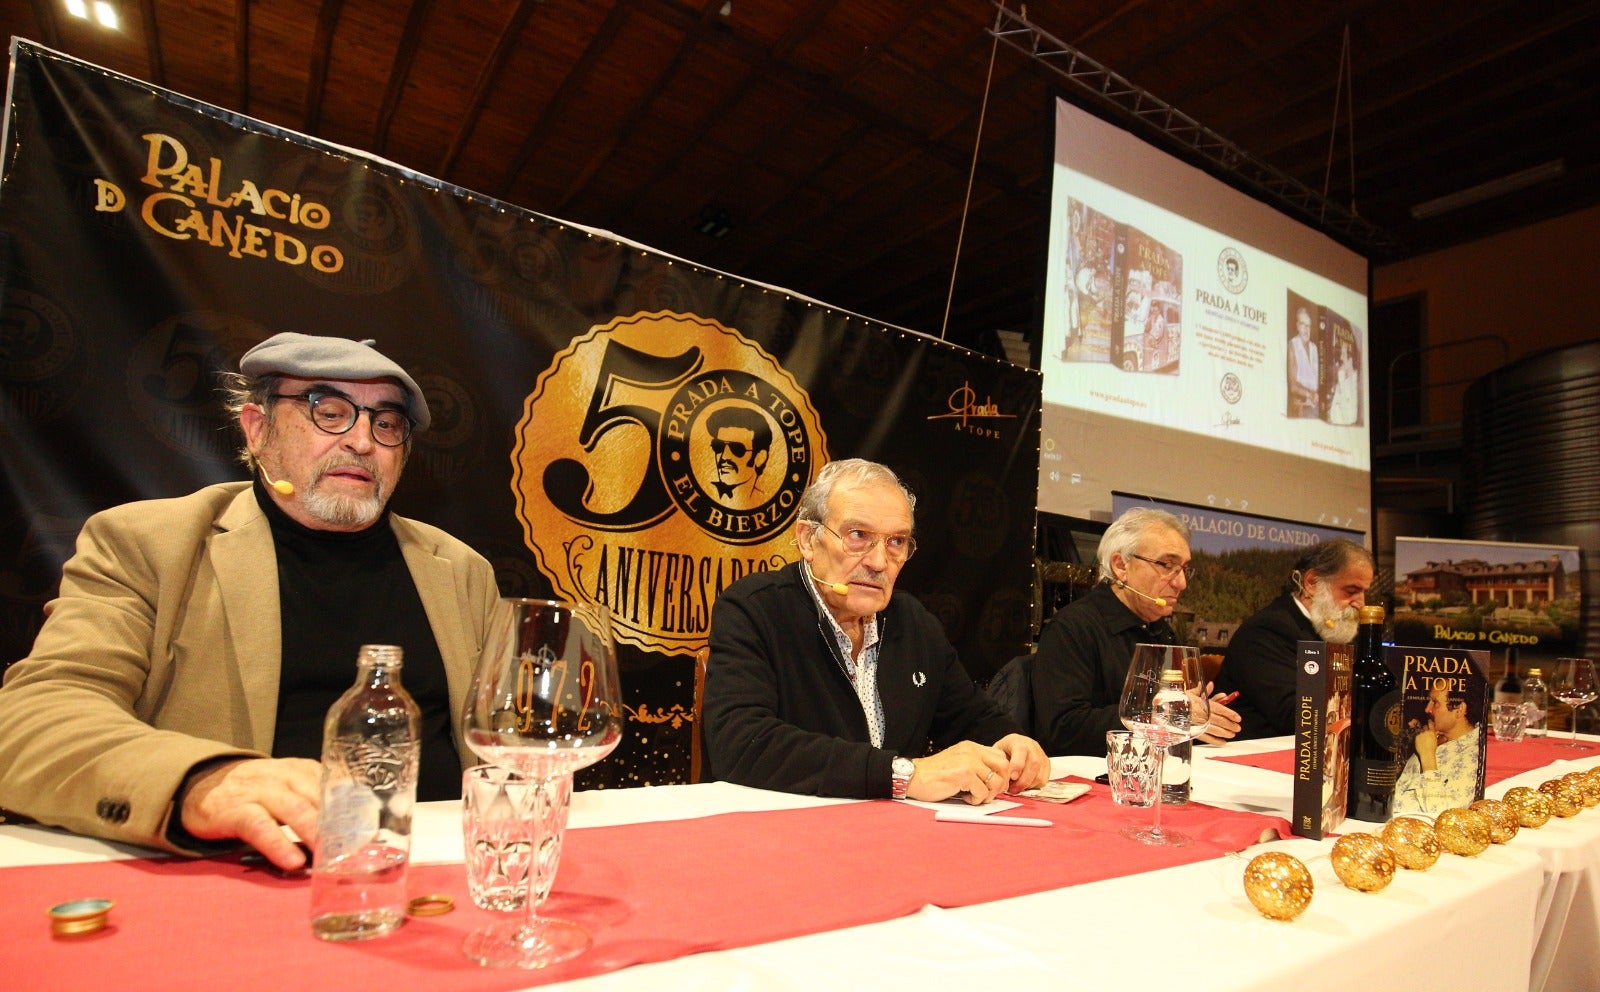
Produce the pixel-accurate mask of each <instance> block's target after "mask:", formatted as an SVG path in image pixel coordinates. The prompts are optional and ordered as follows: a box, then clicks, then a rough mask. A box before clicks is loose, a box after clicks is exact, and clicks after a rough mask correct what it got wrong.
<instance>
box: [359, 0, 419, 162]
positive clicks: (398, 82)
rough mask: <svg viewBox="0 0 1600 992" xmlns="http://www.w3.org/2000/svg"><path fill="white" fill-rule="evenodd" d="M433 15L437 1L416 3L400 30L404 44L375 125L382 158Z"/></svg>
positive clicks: (374, 135)
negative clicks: (395, 115)
mask: <svg viewBox="0 0 1600 992" xmlns="http://www.w3.org/2000/svg"><path fill="white" fill-rule="evenodd" d="M432 12H433V0H413V2H412V4H411V9H410V10H408V11H407V12H406V23H405V27H404V28H402V29H401V31H400V45H399V47H398V48H397V49H396V50H395V54H394V61H393V62H392V63H390V65H389V85H387V86H385V87H384V89H383V103H382V104H380V105H379V107H378V119H377V120H376V121H374V122H373V125H372V148H373V150H374V151H376V152H377V153H378V154H379V155H387V154H388V150H389V127H390V125H391V124H392V123H393V122H394V111H395V108H396V107H398V106H399V105H400V97H401V96H403V95H404V94H405V91H406V81H407V80H408V79H410V78H411V66H412V64H413V63H415V62H416V60H417V48H418V47H419V46H420V45H421V44H422V39H423V29H424V28H425V27H426V26H427V23H428V15H429V14H431V13H432Z"/></svg>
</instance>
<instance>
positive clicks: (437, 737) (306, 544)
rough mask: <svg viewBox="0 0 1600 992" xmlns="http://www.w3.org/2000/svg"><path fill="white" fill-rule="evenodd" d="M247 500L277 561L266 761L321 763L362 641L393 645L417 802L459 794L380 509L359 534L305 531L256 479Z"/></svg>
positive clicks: (433, 653) (444, 716)
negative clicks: (261, 516)
mask: <svg viewBox="0 0 1600 992" xmlns="http://www.w3.org/2000/svg"><path fill="white" fill-rule="evenodd" d="M255 493H256V502H257V503H259V504H260V505H261V509H262V512H264V513H265V514H266V515H267V521H268V523H269V524H270V525H271V527H272V542H273V545H274V546H275V548H276V550H277V557H278V601H279V608H280V611H281V614H282V622H283V660H282V667H281V672H280V675H279V682H278V724H277V732H276V734H275V735H274V737H273V741H272V756H273V757H275V758H311V759H313V760H319V759H320V758H321V757H322V723H323V720H324V718H325V717H326V716H327V715H328V710H329V709H330V708H331V707H332V706H333V704H334V701H335V700H337V699H338V698H339V696H340V695H341V694H343V693H344V691H345V690H346V689H348V688H350V687H351V686H352V685H354V684H355V678H356V666H355V661H356V655H357V653H358V652H359V651H360V648H361V646H362V645H363V644H398V645H399V646H400V648H401V649H402V650H403V651H404V652H405V658H404V662H403V664H402V666H401V669H400V675H401V678H400V684H401V685H403V686H405V688H406V691H407V692H409V693H410V694H411V696H412V698H413V699H415V700H416V701H417V706H418V708H420V709H421V710H422V768H421V772H420V774H419V776H418V780H417V799H418V800H420V801H424V802H426V801H429V800H435V799H457V798H460V796H461V762H460V760H459V759H458V758H457V756H456V748H455V744H454V742H453V741H452V739H451V736H450V690H449V685H448V683H447V682H446V680H445V671H444V660H443V659H442V658H441V657H440V656H439V645H438V643H437V642H435V640H434V637H433V630H432V628H431V627H429V626H428V616H427V614H426V613H425V612H424V611H423V608H422V598H421V597H420V596H418V595H417V586H416V582H415V581H414V580H413V579H412V578H411V571H410V569H408V568H407V567H406V562H405V557H404V556H403V555H402V554H401V552H400V541H399V539H398V538H396V537H395V534H394V528H392V527H390V526H389V511H388V510H387V509H385V510H384V512H383V515H382V516H380V517H379V518H378V520H377V521H376V522H375V523H373V525H372V526H370V527H368V528H366V529H365V530H360V531H351V532H344V531H326V530H312V529H311V528H309V527H304V526H302V525H300V524H298V523H296V522H295V521H294V520H292V519H290V518H289V516H288V514H286V513H284V512H283V510H282V509H281V508H279V506H278V505H277V504H276V503H274V502H273V501H272V498H271V497H270V496H269V495H268V494H267V492H266V488H265V487H264V486H263V485H262V484H261V481H260V480H259V479H257V480H256V484H255Z"/></svg>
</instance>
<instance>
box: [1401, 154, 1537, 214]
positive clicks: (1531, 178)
mask: <svg viewBox="0 0 1600 992" xmlns="http://www.w3.org/2000/svg"><path fill="white" fill-rule="evenodd" d="M1566 171H1567V160H1566V159H1564V158H1558V159H1553V160H1551V161H1549V162H1545V163H1544V164H1542V165H1536V166H1534V167H1533V168H1531V169H1523V170H1522V171H1521V172H1513V173H1511V174H1510V175H1508V176H1501V177H1500V178H1499V179H1491V180H1489V181H1488V182H1486V183H1479V184H1478V185H1476V186H1469V187H1467V188H1466V189H1463V190H1457V191H1456V192H1454V193H1450V194H1448V195H1445V196H1441V197H1438V198H1436V199H1432V200H1428V201H1427V202H1425V203H1419V204H1417V205H1416V206H1414V207H1412V208H1411V219H1412V220H1427V219H1428V218H1429V217H1437V216H1439V215H1440V214H1446V213H1449V212H1450V211H1452V210H1460V209H1461V208H1462V207H1466V206H1470V205H1472V204H1474V203H1482V202H1483V201H1484V200H1492V199H1494V198H1495V197H1497V196H1504V195H1505V194H1507V193H1510V192H1513V191H1515V190H1519V189H1525V188H1527V187H1529V186H1533V185H1535V184H1536V183H1542V182H1544V181H1545V180H1547V179H1555V178H1556V177H1557V176H1562V175H1565V174H1566Z"/></svg>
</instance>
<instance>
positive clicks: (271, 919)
mask: <svg viewBox="0 0 1600 992" xmlns="http://www.w3.org/2000/svg"><path fill="white" fill-rule="evenodd" d="M1024 804H1025V806H1026V808H1025V809H1022V810H1018V811H1017V812H1018V813H1023V814H1026V815H1028V816H1034V817H1045V818H1048V819H1050V820H1052V821H1053V822H1054V823H1055V826H1053V827H1051V828H1048V829H1039V828H1028V827H1007V826H969V825H966V824H959V823H938V822H936V821H935V820H934V818H933V814H932V813H931V812H929V811H927V810H925V809H919V808H917V807H912V806H907V805H904V804H900V803H892V802H872V803H854V804H850V805H842V806H827V807H821V808H816V809H804V810H788V811H781V812H768V813H729V814H723V815H719V816H711V817H705V818H702V819H694V820H676V821H668V822H662V823H640V824H631V825H627V826H618V827H594V828H589V829H585V830H573V831H571V832H570V833H569V834H568V835H567V840H566V850H565V853H564V855H563V859H562V864H561V869H560V874H559V876H558V878H557V880H556V885H555V892H554V894H553V895H552V896H551V898H550V901H549V902H548V903H547V904H546V907H545V910H546V912H547V914H548V915H551V916H559V917H563V918H565V919H570V920H575V921H577V922H579V923H582V924H584V925H585V926H586V927H587V928H588V929H589V930H590V932H591V933H592V934H594V937H595V944H594V947H592V948H591V949H590V950H589V952H588V953H586V954H584V955H582V956H581V957H579V958H576V959H574V960H573V961H570V962H567V963H565V964H563V965H559V966H557V967H555V968H553V969H551V970H549V971H546V972H522V971H516V970H509V971H502V970H497V969H484V968H480V967H478V966H477V965H475V964H473V963H471V962H469V961H467V960H466V959H465V958H464V957H462V955H461V952H460V944H461V940H462V938H463V937H464V936H465V935H466V934H467V933H469V932H470V931H472V930H473V929H475V928H477V927H480V926H483V925H485V924H487V923H490V922H492V921H494V920H497V919H501V918H502V917H501V916H500V914H492V913H487V912H484V911H481V910H478V909H476V908H475V907H473V906H472V903H471V900H470V899H469V898H468V896H467V892H466V880H465V877H464V875H463V874H462V869H461V866H460V865H419V866H414V867H413V868H412V869H411V877H410V884H409V888H410V891H411V893H412V894H414V895H415V894H420V893H424V892H445V893H449V894H450V895H451V896H453V897H454V898H455V901H456V906H457V909H456V911H455V912H453V913H450V914H448V915H446V916H438V917H427V918H416V919H412V920H410V921H408V922H407V923H406V925H405V926H404V927H402V928H401V929H400V930H399V931H398V932H397V933H395V934H393V935H391V936H389V937H384V938H380V939H377V940H370V941H359V942H355V943H348V944H332V943H325V942H323V941H319V940H317V939H316V938H314V937H313V936H312V935H311V930H310V925H309V921H308V919H307V910H308V908H309V901H310V883H309V882H308V881H306V880H304V879H293V880H289V879H283V878H280V877H278V876H276V875H275V874H273V873H271V872H269V871H266V870H264V869H261V868H247V867H244V866H241V865H239V864H238V863H237V862H234V861H223V860H211V861H183V860H165V859H162V860H138V861H112V862H101V863H94V864H79V865H48V866H40V867H29V868H10V869H5V870H0V891H3V892H4V893H5V898H3V899H0V932H3V933H4V934H5V937H4V938H3V939H0V973H3V975H4V979H3V980H0V985H6V986H8V987H11V986H12V983H15V986H14V987H16V988H26V989H30V990H39V989H52V988H85V989H90V988H92V989H117V990H119V992H125V990H134V989H176V988H195V989H202V988H203V989H216V988H226V989H229V990H230V992H255V990H263V992H265V990H273V992H278V990H282V989H285V988H297V987H316V988H337V989H340V990H342V992H358V990H363V989H372V990H382V992H397V990H401V989H423V988H426V989H469V990H484V992H501V990H506V989H515V988H522V987H524V986H527V985H531V984H538V983H541V982H548V981H556V980H560V979H570V978H577V977H581V976H584V975H590V974H598V973H600V972H605V971H612V970H616V969H619V968H624V967H627V966H629V965H632V964H638V963H641V962H647V961H661V960H666V959H670V958H675V957H678V956H681V955H684V954H691V953H694V952H697V951H705V950H715V949H722V948H730V947H741V946H746V945H750V944H756V943H762V942H766V941H772V940H780V939H783V938H786V937H794V936H799V935H801V934H807V933H815V932H819V931H823V930H833V929H839V928H843V927H849V926H854V925H858V924H863V923H870V922H875V921H878V920H886V919H891V918H894V917H897V916H902V915H905V914H908V913H912V912H915V911H916V910H917V909H919V908H921V907H922V906H924V905H928V904H932V905H936V906H944V907H951V906H963V905H970V904H973V903H979V902H987V901H990V900H994V899H1001V898H1005V897H1009V896H1018V895H1024V894H1027V893H1030V892H1038V891H1042V890H1045V889H1053V888H1058V887H1061V886H1066V885H1075V884H1080V883H1084V882H1092V881H1097V880H1100V879H1105V878H1113V877H1117V876H1120V875H1127V874H1133V873H1136V872H1142V871H1149V870H1152V869H1157V868H1165V867H1170V866H1173V865H1179V864H1186V863H1189V862H1193V861H1199V860H1203V859H1206V858H1212V857H1216V856H1218V855H1220V854H1223V853H1225V852H1227V851H1234V850H1239V849H1241V848H1243V847H1246V846H1248V845H1250V844H1252V843H1255V842H1256V841H1257V840H1258V839H1259V838H1260V836H1261V835H1262V833H1263V832H1264V831H1268V830H1274V829H1275V830H1277V831H1278V832H1279V833H1281V834H1284V835H1287V834H1288V832H1289V825H1288V824H1287V823H1286V822H1285V821H1283V820H1282V819H1279V818H1276V817H1265V816H1260V815H1257V814H1252V813H1235V812H1229V811H1224V810H1218V809H1214V808H1212V807H1207V806H1202V805H1200V804H1198V803H1190V804H1189V805H1188V806H1185V807H1181V808H1170V809H1166V810H1163V813H1162V823H1163V825H1166V826H1171V827H1172V828H1174V829H1179V830H1183V831H1185V832H1186V833H1189V834H1192V835H1194V836H1195V837H1196V838H1197V843H1195V844H1194V845H1193V846H1191V847H1185V848H1152V847H1145V846H1143V845H1141V844H1136V843H1134V842H1132V841H1129V840H1126V839H1124V838H1122V837H1120V836H1117V833H1116V832H1117V830H1119V829H1120V828H1121V827H1123V826H1126V825H1128V824H1141V825H1142V824H1144V823H1146V822H1148V820H1149V817H1150V811H1149V810H1140V809H1125V808H1122V807H1119V806H1115V805H1113V804H1112V802H1111V800H1110V797H1109V794H1108V792H1107V791H1106V789H1105V788H1104V787H1103V786H1095V787H1094V789H1093V791H1092V792H1091V793H1090V794H1089V795H1088V796H1085V797H1083V798H1081V799H1078V800H1076V801H1074V802H1073V803H1071V804H1068V805H1064V806H1063V805H1059V804H1049V803H1044V802H1031V801H1024ZM975 850H981V851H982V852H983V856H982V857H981V858H974V857H973V856H972V852H973V851H975ZM1017 865H1027V866H1029V870H1028V872H1026V873H1024V872H1021V871H1017V870H1015V869H1012V868H1008V867H1005V866H1017ZM997 866H999V867H997ZM88 896H101V897H106V898H110V899H113V900H115V902H116V908H115V909H113V910H112V915H111V925H110V926H109V927H108V928H107V929H106V930H103V931H101V932H99V933H96V934H92V935H88V936H84V937H76V938H52V937H51V936H50V930H49V924H48V921H47V920H46V917H45V910H46V909H47V908H48V907H49V906H51V905H53V904H55V903H58V902H63V901H65V900H68V899H76V898H82V897H88Z"/></svg>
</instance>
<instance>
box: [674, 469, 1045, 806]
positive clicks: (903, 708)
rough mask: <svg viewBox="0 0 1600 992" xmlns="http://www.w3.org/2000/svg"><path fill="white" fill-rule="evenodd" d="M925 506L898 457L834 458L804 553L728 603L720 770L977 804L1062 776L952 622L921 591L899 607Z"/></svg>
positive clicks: (717, 728)
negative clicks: (893, 460)
mask: <svg viewBox="0 0 1600 992" xmlns="http://www.w3.org/2000/svg"><path fill="white" fill-rule="evenodd" d="M914 508H915V497H913V496H912V495H911V493H910V492H909V491H908V490H907V489H906V488H905V486H904V485H903V484H902V483H901V482H900V480H899V478H898V477H897V476H896V475H895V474H894V473H893V472H892V471H891V470H889V469H888V468H886V467H885V466H883V465H879V464H876V463H874V462H869V461H864V460H862V459H847V460H845V461H840V462H832V463H830V464H829V465H827V466H825V467H824V468H823V469H822V471H821V472H819V473H818V475H817V479H816V481H815V482H813V483H812V484H811V486H810V487H809V488H808V489H807V490H806V492H805V495H804V496H802V497H801V500H800V507H799V510H798V513H797V515H798V520H797V523H796V529H795V541H796V544H797V545H798V546H799V548H800V555H801V559H802V560H801V561H798V562H795V563H793V564H791V565H789V566H787V567H785V568H782V569H779V570H778V571H774V572H760V573H757V574H755V575H752V576H748V577H746V578H744V579H742V580H740V581H739V582H737V583H735V584H733V585H732V586H730V587H728V589H726V590H725V591H724V592H723V594H722V595H721V596H720V597H719V598H718V599H717V603H716V606H715V607H714V608H713V611H712V614H711V635H710V641H711V654H710V660H709V662H708V665H707V670H706V684H705V697H704V702H703V719H704V720H705V730H704V739H705V747H706V755H705V757H706V763H707V769H708V775H707V777H708V778H713V779H723V780H726V781H730V782H737V783H739V784H741V785H750V786H756V787H759V788H765V789H780V790H783V791H785V792H801V793H812V794H816V795H824V796H841V797H846V798H855V799H874V798H890V797H892V798H896V799H899V798H911V799H923V800H931V801H936V800H940V799H947V798H949V797H951V796H956V795H961V796H962V797H963V798H964V799H965V800H966V801H967V802H970V803H973V804H978V803H984V802H987V801H989V800H990V799H992V798H994V797H995V796H998V795H999V794H1001V793H1003V792H1005V791H1007V790H1010V791H1020V790H1022V789H1028V788H1034V787H1036V786H1040V785H1043V784H1044V783H1045V782H1046V781H1048V780H1049V777H1050V762H1049V759H1047V758H1046V757H1045V754H1044V751H1043V750H1042V749H1041V748H1040V747H1039V745H1038V744H1037V743H1035V742H1034V741H1033V740H1031V739H1029V738H1027V737H1025V736H1023V735H1022V734H1021V733H1019V729H1020V728H1018V727H1017V726H1016V724H1015V722H1014V721H1013V720H1012V719H1011V718H1010V717H1009V716H1007V715H1006V714H1005V713H1004V712H1003V711H1001V709H1000V708H999V706H998V705H997V704H996V703H995V702H994V701H993V700H991V699H990V698H989V697H988V696H987V695H985V694H984V693H983V692H982V691H981V690H979V689H978V688H977V687H976V686H975V685H973V683H972V679H971V678H969V677H968V675H967V673H966V670H965V669H963V668H962V667H961V662H960V661H959V660H958V659H957V657H956V652H955V649H954V648H953V647H951V645H950V642H949V640H948V639H946V637H945V635H944V631H943V628H941V627H940V625H939V621H938V620H937V619H935V618H934V616H933V615H932V614H930V613H929V612H928V611H927V610H926V609H925V608H923V606H922V604H920V603H918V602H917V601H916V600H915V599H914V598H912V597H909V596H901V597H899V598H898V599H893V600H892V601H891V596H892V595H893V592H894V582H895V579H896V578H897V577H898V576H899V574H900V569H901V567H902V566H903V565H904V564H905V562H906V560H907V559H908V558H910V557H911V554H912V553H913V552H914V551H915V550H916V546H917V545H916V539H915V538H914V537H913V536H912V529H913V517H912V513H913V510H914ZM978 741H988V742H993V743H990V744H980V743H977V742H978ZM930 744H931V747H930ZM934 749H938V750H937V751H936V752H935V753H930V751H933V750H934Z"/></svg>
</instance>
